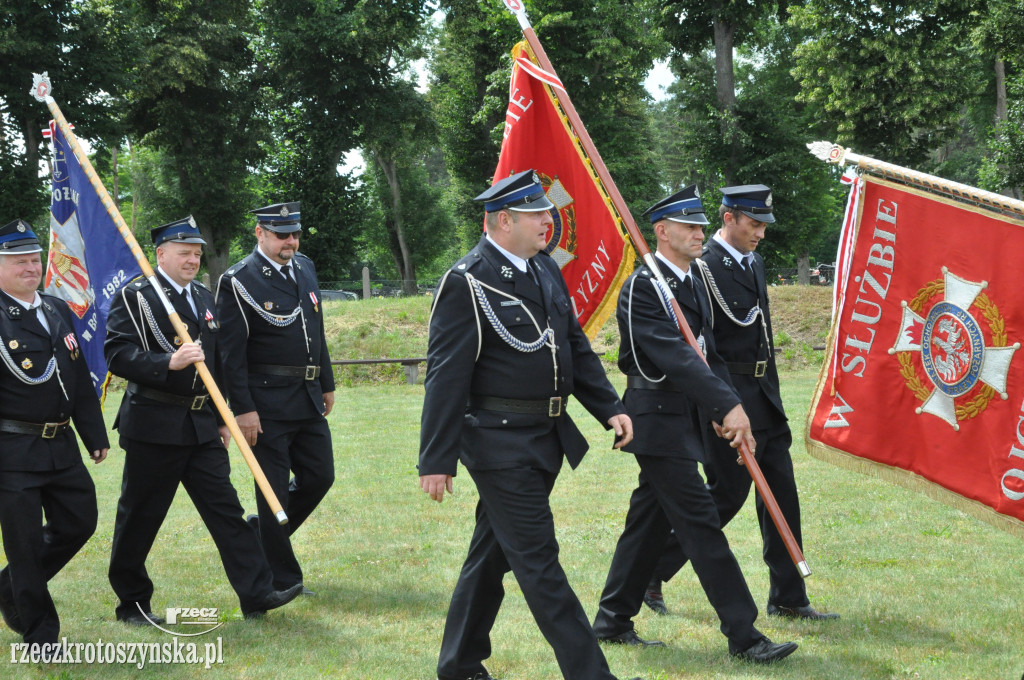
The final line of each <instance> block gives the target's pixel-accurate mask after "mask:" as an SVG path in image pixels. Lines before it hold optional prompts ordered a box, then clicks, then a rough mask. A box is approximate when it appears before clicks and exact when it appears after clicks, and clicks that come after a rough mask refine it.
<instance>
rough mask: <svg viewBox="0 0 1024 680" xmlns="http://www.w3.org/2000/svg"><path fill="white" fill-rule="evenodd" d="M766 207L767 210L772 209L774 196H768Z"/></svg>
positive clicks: (765, 202)
mask: <svg viewBox="0 0 1024 680" xmlns="http://www.w3.org/2000/svg"><path fill="white" fill-rule="evenodd" d="M764 205H765V207H766V208H770V207H772V195H771V194H768V196H767V197H765V199H764Z"/></svg>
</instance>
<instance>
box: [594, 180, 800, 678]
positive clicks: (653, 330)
mask: <svg viewBox="0 0 1024 680" xmlns="http://www.w3.org/2000/svg"><path fill="white" fill-rule="evenodd" d="M644 215H649V216H650V219H651V223H652V224H653V225H654V235H655V236H656V237H657V240H658V247H657V253H656V258H657V259H658V265H659V268H660V269H661V271H662V272H664V275H665V279H666V280H667V281H668V285H669V289H668V290H666V289H665V288H663V287H662V286H661V285H660V284H659V283H658V282H657V280H656V279H655V277H654V274H653V273H652V272H651V271H650V270H649V269H648V268H647V267H646V266H644V267H641V268H640V269H639V270H637V271H636V272H634V273H633V275H632V276H630V278H629V279H628V280H627V281H626V283H625V285H623V286H622V292H621V293H620V294H619V304H618V308H617V310H616V318H617V319H618V323H619V337H620V345H619V368H620V369H621V370H622V372H623V373H625V374H626V376H627V381H626V385H627V389H626V394H625V396H624V399H623V401H624V402H625V404H626V408H627V409H628V411H629V415H630V416H631V417H632V418H633V422H634V423H635V426H636V438H635V439H634V440H633V442H632V443H631V444H630V445H628V446H626V447H624V448H625V450H627V451H629V452H630V453H632V454H634V455H635V456H636V461H637V463H638V464H639V465H640V478H639V486H638V487H637V488H636V490H635V491H634V492H633V495H632V497H631V498H630V501H629V512H628V513H627V515H626V527H625V530H624V531H623V532H622V536H621V537H620V538H619V543H618V545H617V546H616V548H615V555H614V557H613V558H612V564H611V568H610V569H609V571H608V580H607V582H606V583H605V587H604V592H603V593H602V594H601V604H600V608H599V609H598V613H597V617H596V619H595V620H594V630H595V631H596V632H597V636H598V639H600V640H605V641H607V642H612V643H618V644H626V645H633V646H664V644H663V643H661V642H655V641H648V640H643V639H641V638H640V636H639V635H637V633H636V631H635V630H634V628H633V621H632V619H633V617H634V616H636V614H637V612H639V611H640V607H641V603H642V601H643V596H644V589H645V587H646V585H647V583H648V581H649V580H650V578H651V574H652V573H653V571H654V566H655V563H656V561H657V558H658V554H659V552H660V549H661V547H662V546H664V545H665V542H666V540H667V539H668V537H669V536H670V531H672V530H674V532H675V533H674V534H672V535H673V536H674V538H675V540H676V541H677V542H678V543H680V544H681V545H682V546H684V547H685V549H686V551H687V552H688V553H689V554H690V556H691V557H692V561H691V563H692V564H693V568H694V571H696V572H697V578H698V579H699V580H700V584H701V586H702V587H703V588H704V593H705V594H706V595H707V598H708V601H709V602H711V606H713V607H714V608H715V612H716V613H717V614H718V618H719V620H720V621H721V630H722V633H723V634H724V635H725V636H726V637H727V638H728V640H729V652H730V653H731V654H732V655H733V656H737V657H740V658H743V659H748V660H751V661H756V662H759V663H769V662H772V661H775V660H778V659H782V658H784V657H786V656H789V655H790V654H792V653H793V652H794V651H795V650H796V647H797V646H796V643H793V642H786V643H774V642H772V641H771V640H769V639H768V638H767V637H765V636H764V635H763V634H762V633H761V632H760V631H759V630H757V629H756V628H755V627H754V620H755V619H756V618H757V606H756V605H755V604H754V599H753V597H751V595H750V591H749V590H748V589H747V583H746V581H745V580H744V578H743V573H742V572H741V571H740V566H739V564H738V563H737V562H736V557H735V556H734V555H733V553H732V550H730V549H729V542H728V540H727V539H726V537H725V534H723V533H722V529H721V525H720V523H719V519H718V512H717V511H716V509H715V504H714V501H713V500H712V498H711V494H710V493H709V492H708V490H707V488H706V487H705V486H704V480H703V479H701V477H700V472H699V471H698V469H697V465H698V463H699V462H701V461H705V462H706V456H705V455H704V451H705V448H706V446H705V442H704V432H705V425H707V424H709V423H714V427H715V430H716V431H717V432H718V433H719V436H722V437H726V439H723V441H724V442H726V446H725V447H724V450H722V451H715V452H714V453H712V454H711V455H713V456H714V455H719V456H724V457H727V458H728V460H729V461H730V462H731V463H732V464H733V465H735V464H736V463H735V461H736V452H735V451H734V450H733V449H732V448H730V447H729V444H732V446H740V445H741V444H743V443H744V442H745V443H746V444H747V445H748V446H750V448H751V450H753V448H754V438H753V435H752V434H751V431H750V421H749V420H748V419H747V415H746V413H745V412H744V408H743V406H742V405H741V404H740V399H739V397H738V396H737V395H736V392H735V391H734V390H733V387H732V384H731V383H730V382H729V377H728V374H727V373H726V369H725V363H724V362H723V361H722V360H721V358H720V357H719V356H718V354H717V353H716V352H715V342H714V338H713V337H711V333H710V330H711V329H710V323H711V316H710V311H711V310H710V308H709V307H708V306H707V302H706V299H705V297H704V293H703V286H701V285H700V283H699V282H697V281H696V280H695V279H694V276H693V274H692V273H691V267H690V263H691V262H693V260H694V259H696V258H697V256H699V255H700V252H701V243H702V242H703V240H704V225H705V224H707V223H708V221H707V218H706V217H705V216H704V207H703V205H702V204H701V202H700V197H699V196H698V194H697V187H696V186H694V185H692V186H689V187H686V188H685V189H683V190H681V191H679V192H677V193H675V194H673V195H672V196H669V197H668V198H666V199H664V200H662V201H660V202H659V203H656V204H655V205H653V206H652V207H651V208H649V209H648V210H647V212H645V213H644ZM670 295H671V296H673V297H674V298H675V299H676V300H677V301H678V302H679V306H680V308H681V309H682V311H683V314H684V316H685V317H686V322H687V323H688V324H689V326H690V328H691V329H693V332H694V334H695V335H697V341H698V343H699V344H700V346H701V348H702V350H703V352H704V354H705V356H706V357H707V363H705V362H704V359H703V358H701V356H700V354H698V352H697V351H696V350H694V349H693V347H691V346H690V345H689V344H688V343H687V342H686V339H685V338H684V337H683V335H682V334H681V333H680V332H679V327H678V326H677V324H676V321H675V319H674V318H673V315H674V312H673V311H672V309H673V308H672V306H671V301H670V298H669V297H668V296H670Z"/></svg>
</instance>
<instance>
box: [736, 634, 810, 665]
mask: <svg viewBox="0 0 1024 680" xmlns="http://www.w3.org/2000/svg"><path fill="white" fill-rule="evenodd" d="M796 648H797V644H796V643H795V642H772V641H771V640H769V639H768V638H762V639H761V640H758V641H757V642H755V643H754V644H752V645H751V646H750V647H747V648H746V649H744V650H743V651H742V652H736V653H735V654H733V656H735V657H736V658H739V659H743V660H745V661H753V662H754V663H771V662H773V661H778V660H779V659H785V658H786V657H787V656H789V655H790V654H792V653H793V652H795V651H796Z"/></svg>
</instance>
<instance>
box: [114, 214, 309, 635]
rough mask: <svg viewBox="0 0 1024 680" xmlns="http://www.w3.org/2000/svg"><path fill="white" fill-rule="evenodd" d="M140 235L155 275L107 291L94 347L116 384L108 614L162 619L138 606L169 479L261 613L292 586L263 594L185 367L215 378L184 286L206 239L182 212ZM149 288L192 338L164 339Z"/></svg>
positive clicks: (145, 593) (144, 597)
mask: <svg viewBox="0 0 1024 680" xmlns="http://www.w3.org/2000/svg"><path fill="white" fill-rule="evenodd" d="M151 233H152V236H153V243H155V244H156V259H157V264H158V268H157V272H156V275H155V280H147V279H143V278H138V279H135V280H134V281H132V282H131V283H129V284H128V285H126V286H125V287H124V288H122V289H121V292H120V293H119V294H118V295H117V296H115V298H114V301H113V302H112V303H111V305H110V314H109V315H108V317H107V340H106V342H105V343H104V346H103V350H104V354H105V356H106V358H107V363H108V365H109V367H110V372H111V373H113V374H114V375H118V376H121V377H122V378H124V379H125V380H127V381H128V385H127V387H126V388H125V393H124V398H123V399H122V401H121V408H120V410H119V411H118V414H117V420H116V421H115V422H114V427H115V428H116V429H117V430H118V432H119V434H120V437H121V439H120V444H121V448H123V449H124V451H125V459H124V473H123V477H122V480H121V497H120V499H119V500H118V502H117V518H116V520H115V523H114V538H113V547H112V549H111V553H110V568H109V571H108V576H109V578H110V585H111V586H112V587H113V589H114V592H115V593H116V594H117V597H118V600H119V602H118V605H117V609H116V610H115V614H116V616H117V619H118V620H119V621H124V622H125V623H130V624H136V625H146V624H147V623H148V621H154V622H156V623H162V622H163V619H162V617H159V616H156V615H154V614H153V613H152V612H151V609H150V603H151V598H152V595H153V582H152V580H150V578H149V574H148V573H147V571H146V558H147V556H148V555H149V551H150V549H151V548H152V546H153V541H154V540H155V539H156V535H157V532H158V531H159V529H160V526H161V524H163V521H164V518H165V517H166V516H167V510H168V508H170V506H171V501H173V500H174V495H175V493H176V492H177V490H178V485H179V484H181V485H182V486H184V487H185V491H186V492H187V493H188V495H189V498H191V499H192V503H193V504H194V505H195V506H196V510H198V511H199V515H200V516H201V517H202V519H203V523H204V524H206V528H207V529H209V531H210V535H211V536H212V537H213V540H214V543H216V545H217V550H218V552H219V553H220V558H221V562H222V563H223V565H224V571H225V572H226V573H227V576H228V581H229V582H230V583H231V587H232V588H234V589H235V592H236V593H237V594H238V598H239V601H240V603H241V609H242V613H243V615H244V616H245V618H253V617H258V616H262V615H263V614H264V613H265V612H266V610H268V609H274V608H276V607H280V606H281V605H283V604H286V603H288V602H290V601H291V600H292V599H294V598H295V597H297V596H298V595H299V594H300V592H301V588H300V587H297V588H293V589H292V590H287V591H284V590H275V589H274V587H273V583H272V575H271V571H270V565H269V564H267V561H266V559H265V558H264V556H263V553H262V551H261V550H260V546H259V539H258V538H257V536H256V534H255V533H254V532H253V530H252V527H250V526H249V525H248V524H247V523H246V521H245V519H244V518H243V510H242V506H241V504H240V503H239V501H238V493H237V492H236V491H235V488H234V487H233V486H232V485H231V479H230V475H231V469H230V462H229V460H228V452H227V449H226V448H225V447H226V446H227V443H228V440H229V438H230V434H229V432H228V428H227V426H226V425H224V424H223V421H222V419H221V417H220V414H219V413H218V412H217V411H216V410H215V409H214V406H213V403H212V401H211V400H210V398H209V395H208V392H207V388H206V385H205V384H204V383H203V381H202V379H201V378H200V377H199V374H198V372H197V370H196V368H195V365H194V364H195V363H196V362H199V361H204V362H206V363H207V366H208V367H209V368H210V370H211V373H213V375H214V376H216V377H218V378H219V377H220V375H221V373H222V371H221V370H219V369H221V367H220V366H218V365H217V343H218V336H219V335H220V332H219V331H220V328H219V323H218V321H217V317H216V315H215V314H214V311H213V310H214V303H213V295H212V294H211V293H210V291H209V290H208V289H206V288H205V287H203V286H202V285H201V284H199V283H197V282H195V281H193V279H194V278H195V276H196V274H198V273H199V261H200V256H201V255H202V250H203V245H204V244H205V243H206V242H205V241H204V240H203V239H202V237H201V236H200V235H199V229H197V228H196V224H195V221H194V220H193V219H192V217H191V216H189V217H188V218H185V219H183V220H179V221H177V222H172V223H170V224H166V225H163V226H161V227H157V228H156V229H153V230H152V231H151ZM154 285H159V286H160V287H161V288H162V289H163V292H164V294H165V296H166V297H167V299H169V300H170V301H171V304H172V305H173V307H174V311H176V312H177V313H178V316H179V317H180V319H181V321H182V323H184V324H185V327H186V329H187V330H188V334H189V337H190V338H191V339H192V340H193V341H192V342H189V343H185V342H183V339H182V338H181V337H180V336H179V335H177V334H176V333H175V331H174V328H173V326H172V325H171V322H170V318H169V316H168V312H167V310H166V309H165V308H164V305H163V302H162V301H161V300H160V297H159V294H158V293H157V291H156V289H155V288H154ZM221 384H222V383H221ZM147 620H148V621H147Z"/></svg>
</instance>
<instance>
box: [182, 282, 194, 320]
mask: <svg viewBox="0 0 1024 680" xmlns="http://www.w3.org/2000/svg"><path fill="white" fill-rule="evenodd" d="M179 295H181V299H182V300H184V301H185V309H187V310H189V311H190V312H192V316H195V315H196V308H195V306H193V304H192V299H191V297H190V296H189V294H188V288H182V289H181V293H179Z"/></svg>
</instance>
